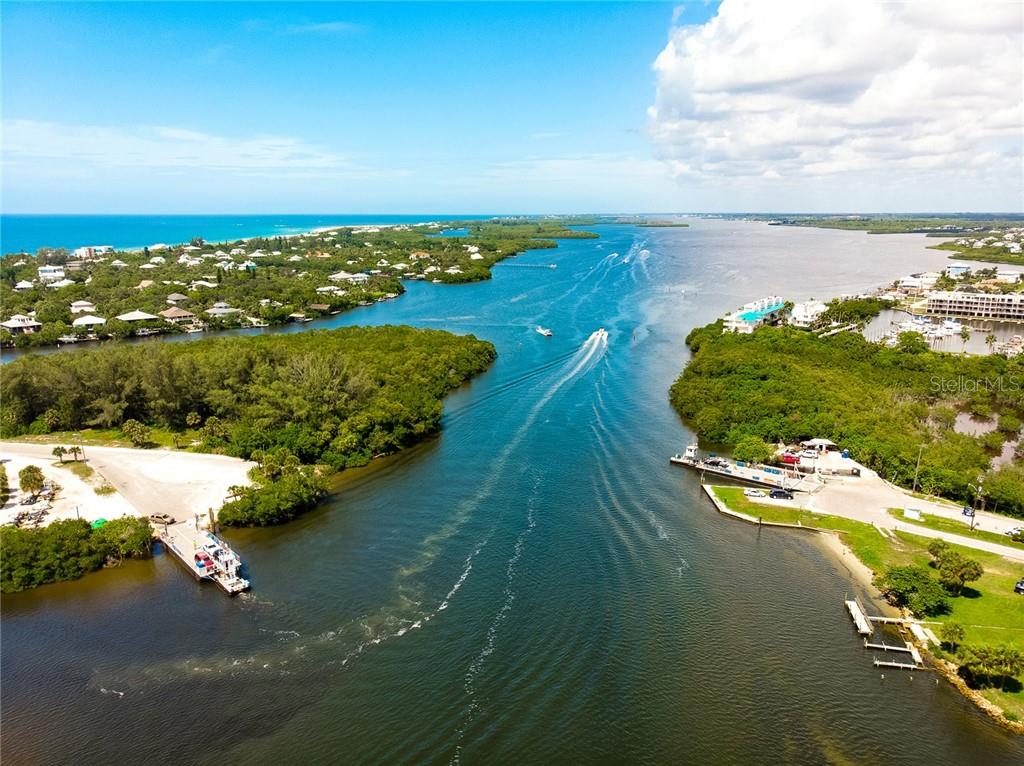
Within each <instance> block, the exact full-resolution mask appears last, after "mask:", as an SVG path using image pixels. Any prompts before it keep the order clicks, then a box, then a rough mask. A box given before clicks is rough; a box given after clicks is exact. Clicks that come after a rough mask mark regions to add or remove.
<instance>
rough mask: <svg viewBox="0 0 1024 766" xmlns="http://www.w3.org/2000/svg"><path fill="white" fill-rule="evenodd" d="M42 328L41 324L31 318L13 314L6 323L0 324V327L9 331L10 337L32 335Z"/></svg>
mask: <svg viewBox="0 0 1024 766" xmlns="http://www.w3.org/2000/svg"><path fill="white" fill-rule="evenodd" d="M42 326H43V323H42V322H37V321H36V320H34V319H33V318H32V317H27V316H25V315H24V314H15V315H14V316H12V317H11V318H10V319H8V320H7V321H5V322H0V327H3V328H5V329H6V330H8V331H10V333H11V335H28V334H30V333H34V332H35V331H36V330H37V329H39V328H40V327H42Z"/></svg>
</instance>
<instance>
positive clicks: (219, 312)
mask: <svg viewBox="0 0 1024 766" xmlns="http://www.w3.org/2000/svg"><path fill="white" fill-rule="evenodd" d="M205 313H206V314H208V315H209V316H212V317H223V316H230V315H231V314H241V313H242V309H236V308H232V307H231V306H229V305H228V304H227V303H225V302H224V301H217V302H216V303H214V304H213V307H212V308H208V309H206V312H205Z"/></svg>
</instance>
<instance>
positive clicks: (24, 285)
mask: <svg viewBox="0 0 1024 766" xmlns="http://www.w3.org/2000/svg"><path fill="white" fill-rule="evenodd" d="M33 287H35V284H34V283H32V282H29V281H28V280H27V279H23V280H21V281H20V282H18V284H16V285H15V286H14V289H15V291H17V292H19V293H23V292H25V291H26V290H31V289H32V288H33Z"/></svg>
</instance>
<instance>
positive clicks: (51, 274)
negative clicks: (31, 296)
mask: <svg viewBox="0 0 1024 766" xmlns="http://www.w3.org/2000/svg"><path fill="white" fill-rule="evenodd" d="M61 279H64V267H63V266H40V267H39V280H40V281H41V282H57V281H58V280H61Z"/></svg>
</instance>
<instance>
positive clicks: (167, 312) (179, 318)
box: [160, 306, 196, 324]
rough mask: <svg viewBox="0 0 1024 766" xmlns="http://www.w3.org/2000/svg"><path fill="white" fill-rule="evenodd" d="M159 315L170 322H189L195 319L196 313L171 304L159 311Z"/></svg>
mask: <svg viewBox="0 0 1024 766" xmlns="http://www.w3.org/2000/svg"><path fill="white" fill-rule="evenodd" d="M160 316H162V317H163V318H164V320H165V321H167V322H170V323H171V324H191V323H192V322H194V321H195V319H196V315H195V314H193V313H192V312H191V311H185V309H183V308H179V307H178V306H171V307H170V308H166V309H164V310H163V311H161V312H160Z"/></svg>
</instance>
